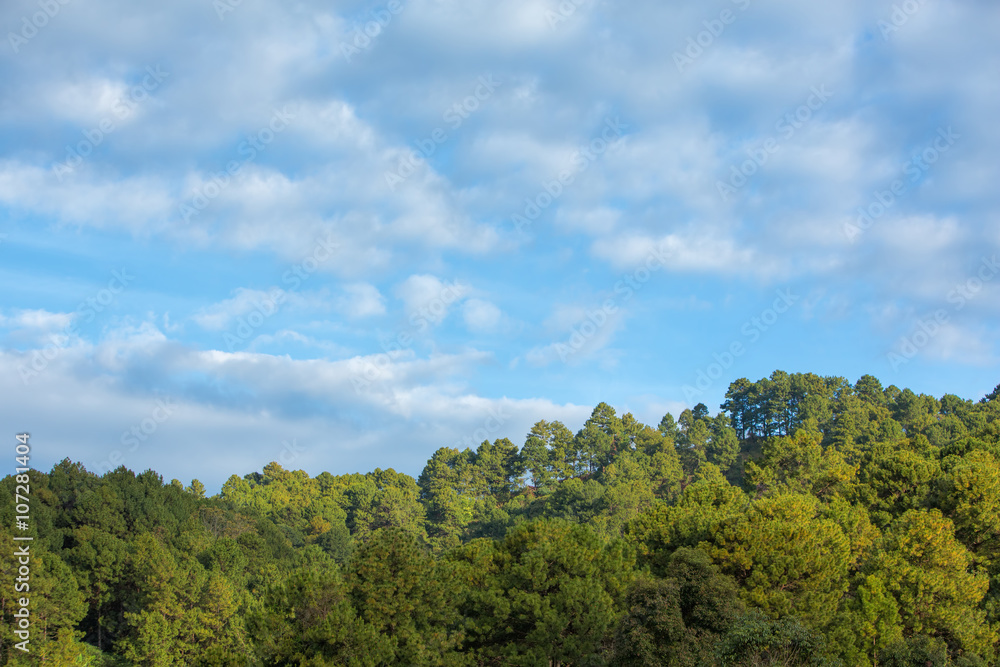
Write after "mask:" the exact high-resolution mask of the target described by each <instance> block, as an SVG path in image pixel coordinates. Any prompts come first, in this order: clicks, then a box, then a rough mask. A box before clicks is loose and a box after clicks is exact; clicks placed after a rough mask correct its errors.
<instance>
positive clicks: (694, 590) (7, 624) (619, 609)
mask: <svg viewBox="0 0 1000 667" xmlns="http://www.w3.org/2000/svg"><path fill="white" fill-rule="evenodd" d="M719 408H720V410H719V412H718V413H717V414H714V415H713V414H712V412H711V411H710V410H709V409H708V407H707V406H705V405H703V404H698V405H697V406H695V407H694V408H693V409H689V410H684V411H683V412H682V413H681V414H680V415H678V416H677V417H676V418H675V417H674V416H673V415H671V414H667V415H665V416H664V417H663V418H662V420H661V421H660V423H659V424H656V425H655V426H654V425H647V424H642V423H640V422H639V421H638V420H637V419H636V418H635V417H634V416H633V415H632V414H631V413H625V414H621V415H619V414H618V413H617V412H616V410H615V409H614V408H613V407H612V406H610V405H608V404H606V403H600V404H599V405H597V407H595V408H594V410H593V413H592V414H591V416H590V418H589V419H588V420H587V421H586V423H585V424H584V425H583V427H582V428H581V429H580V430H579V431H577V432H576V433H573V432H572V431H571V430H570V429H569V428H567V427H566V426H565V425H564V424H562V423H560V422H558V421H545V420H541V421H538V422H537V423H536V424H535V425H534V427H532V429H531V430H530V432H529V433H527V434H526V437H525V439H524V442H523V443H522V444H520V445H519V444H517V443H514V442H512V441H511V440H509V439H506V438H503V439H497V440H494V441H493V442H489V441H486V442H483V443H482V444H481V445H479V447H478V448H477V449H476V450H475V451H473V450H471V449H466V450H465V451H459V450H457V449H453V448H441V449H439V450H437V451H436V452H434V453H433V456H431V458H430V460H428V461H427V464H426V466H425V467H424V469H423V471H422V472H421V473H420V475H419V477H418V478H416V479H414V478H413V477H410V476H408V475H405V474H401V473H398V472H395V471H394V470H392V469H391V468H387V469H384V470H383V469H376V470H374V471H373V472H369V473H366V474H342V475H334V474H330V473H328V472H323V473H320V474H318V475H316V476H315V477H310V475H309V474H307V473H306V472H304V471H302V470H297V471H296V470H285V469H283V468H282V467H281V466H280V465H278V464H277V463H270V464H269V465H267V466H265V467H264V468H263V470H262V471H260V472H254V473H251V474H248V475H246V476H244V477H239V476H237V475H233V476H232V477H230V478H229V480H228V481H227V482H226V483H225V485H224V486H223V487H222V489H221V491H220V493H219V494H218V495H215V496H211V497H206V493H205V488H204V486H203V485H202V484H201V483H200V482H199V481H198V480H192V481H191V482H190V483H189V484H187V485H185V484H184V483H182V482H180V481H178V480H176V479H175V480H171V481H169V482H164V480H163V478H162V477H161V476H160V475H159V474H157V473H156V472H154V471H152V470H147V471H145V472H143V473H141V474H136V473H134V472H133V471H131V470H128V469H126V468H124V467H121V468H118V469H117V470H113V471H110V472H108V473H106V474H104V475H103V476H99V475H95V474H93V473H91V472H88V471H87V470H86V469H85V468H84V466H83V465H81V464H80V463H76V462H73V461H71V460H69V459H66V460H64V461H62V462H61V463H59V464H57V465H55V466H54V467H53V468H52V469H51V470H50V471H49V472H48V473H44V472H41V471H35V470H32V471H31V475H30V477H31V489H30V492H31V502H32V505H31V512H32V524H31V529H30V534H31V536H33V537H34V541H33V542H32V543H31V581H30V593H15V592H14V588H13V586H12V582H13V581H14V579H15V577H16V576H17V567H18V566H17V561H16V559H15V558H11V557H10V555H9V554H8V555H7V556H6V557H5V558H3V559H2V560H0V568H2V569H3V573H2V581H3V582H4V583H3V586H2V588H0V610H2V619H3V628H2V635H0V663H2V664H5V665H58V666H62V665H66V666H69V665H74V666H76V665H82V666H91V667H114V666H124V665H142V666H149V667H154V666H155V667H166V666H172V665H185V666H186V665H192V666H208V665H234V666H235V665H242V666H264V665H297V666H302V667H306V666H310V667H320V666H323V665H348V666H356V667H362V666H371V667H375V666H380V665H428V666H430V665H435V666H436V665H440V666H460V665H469V666H475V665H484V666H485V665H496V666H506V665H514V666H521V665H523V666H540V667H570V666H573V667H576V666H584V665H588V666H597V665H637V666H638V665H643V666H652V665H679V666H688V665H690V666H695V665H755V666H758V665H759V666H763V665H831V666H832V665H844V666H854V665H859V666H873V667H874V666H876V665H879V666H904V665H905V666H911V665H912V666H918V665H919V666H925V665H933V666H938V665H961V666H969V667H971V666H973V665H997V664H1000V655H998V651H997V649H998V631H1000V465H998V463H1000V461H998V459H1000V386H998V387H997V388H996V389H994V390H993V392H992V393H990V394H989V395H987V396H986V397H985V398H983V399H982V400H980V401H977V402H974V401H971V400H967V399H963V398H960V397H959V396H957V395H953V394H947V395H945V396H942V397H941V398H935V397H933V396H929V395H926V394H916V393H914V392H913V391H911V390H909V389H899V388H898V387H896V386H889V387H883V386H882V384H881V382H880V381H879V380H878V379H877V378H875V377H872V376H870V375H865V376H863V377H861V378H860V379H859V380H857V382H855V383H854V384H852V383H851V382H850V381H848V380H847V379H845V378H842V377H824V376H818V375H815V374H812V373H785V372H782V371H775V372H774V373H772V374H771V376H770V377H767V378H762V379H760V380H758V381H756V382H753V381H750V380H748V379H745V378H742V379H739V380H736V381H735V382H733V383H732V384H731V385H730V386H729V388H728V391H727V393H726V396H725V402H724V403H723V404H722V405H721V406H719ZM16 483H17V480H16V479H15V477H14V476H13V475H10V476H7V477H6V478H5V479H4V480H3V486H4V489H3V502H2V505H0V516H2V518H0V541H2V542H3V543H4V544H5V545H11V544H17V543H15V542H13V541H12V538H13V533H14V528H13V526H14V521H15V516H14V515H15V509H14V500H13V499H14V495H15V486H16ZM22 595H30V598H31V607H30V609H31V618H32V636H31V644H30V646H31V652H30V653H24V652H22V651H20V650H17V649H15V647H14V644H15V642H17V641H18V640H17V638H16V636H15V635H14V626H15V621H16V619H15V617H14V616H13V614H14V612H15V610H16V609H18V608H19V607H17V604H18V602H17V598H19V597H21V596H22Z"/></svg>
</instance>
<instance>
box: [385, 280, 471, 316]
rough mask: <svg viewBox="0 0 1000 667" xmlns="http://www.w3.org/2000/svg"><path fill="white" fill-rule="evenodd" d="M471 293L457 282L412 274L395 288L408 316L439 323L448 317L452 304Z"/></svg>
mask: <svg viewBox="0 0 1000 667" xmlns="http://www.w3.org/2000/svg"><path fill="white" fill-rule="evenodd" d="M470 293H471V288H470V287H469V286H468V285H464V284H462V283H460V282H458V281H454V282H450V283H445V282H442V281H441V280H440V279H439V278H437V277H436V276H432V275H428V274H414V275H412V276H410V277H409V278H407V279H406V280H404V281H403V282H402V283H400V284H399V285H398V286H397V287H396V296H398V297H399V298H400V299H402V301H403V304H404V306H405V308H406V312H407V314H408V315H411V316H412V315H417V314H419V315H420V316H421V317H423V318H425V319H427V320H429V321H431V322H434V323H439V322H441V321H443V320H444V318H445V317H447V316H448V311H449V309H450V308H451V306H452V305H453V304H455V303H456V302H458V301H459V300H461V299H463V298H465V297H466V296H468V295H469V294H470Z"/></svg>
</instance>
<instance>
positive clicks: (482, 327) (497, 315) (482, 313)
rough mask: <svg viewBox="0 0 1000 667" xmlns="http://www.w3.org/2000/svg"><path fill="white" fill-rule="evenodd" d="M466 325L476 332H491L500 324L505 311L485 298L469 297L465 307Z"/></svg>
mask: <svg viewBox="0 0 1000 667" xmlns="http://www.w3.org/2000/svg"><path fill="white" fill-rule="evenodd" d="M462 314H463V316H464V317H465V326H466V327H468V328H469V331H472V332H474V333H490V332H493V331H495V330H496V327H497V325H499V324H500V321H501V318H502V317H503V312H502V311H501V310H500V309H499V308H497V307H496V305H494V304H493V303H491V302H489V301H485V300H483V299H469V300H468V301H466V302H465V305H464V309H463V313H462Z"/></svg>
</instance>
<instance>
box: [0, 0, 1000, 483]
mask: <svg viewBox="0 0 1000 667" xmlns="http://www.w3.org/2000/svg"><path fill="white" fill-rule="evenodd" d="M0 26H2V27H4V31H3V32H4V33H5V34H6V38H5V44H3V45H0V76H2V80H3V81H4V86H3V89H2V91H0V96H2V104H0V128H2V129H0V234H3V236H2V237H0V281H2V286H3V291H2V294H3V295H4V296H3V299H2V301H0V366H2V367H0V388H2V392H3V394H2V395H3V401H2V402H0V415H2V422H3V423H4V424H7V428H8V431H9V432H10V434H11V435H13V434H14V433H15V432H16V431H21V430H27V431H29V432H31V433H32V438H33V443H34V449H33V452H34V457H35V459H34V463H35V465H36V466H37V467H40V468H44V469H47V468H48V467H49V466H51V465H52V463H54V462H56V461H59V460H61V459H62V458H64V457H70V458H72V459H74V460H79V461H82V462H83V463H84V464H85V465H86V466H87V467H88V468H89V469H92V470H97V471H100V470H102V469H103V468H106V467H112V466H111V465H110V464H118V463H122V464H124V465H126V466H128V467H130V468H132V469H134V470H137V471H139V470H144V469H146V468H153V469H155V470H157V471H159V472H161V473H162V474H163V475H164V476H165V477H166V478H167V479H170V478H172V477H177V478H180V479H182V480H183V481H185V482H187V481H189V480H190V479H192V478H198V479H201V480H202V481H203V482H205V483H206V485H207V486H208V487H209V488H210V489H213V490H214V489H217V488H218V487H219V485H220V484H221V483H222V482H223V481H224V480H225V478H226V477H228V476H229V475H230V474H232V473H238V474H245V473H247V472H250V471H252V470H259V469H260V468H261V467H262V466H263V465H265V464H266V463H268V462H269V461H272V460H277V461H279V462H281V463H282V464H284V465H286V466H287V467H292V468H302V469H305V470H307V471H309V472H310V473H311V474H316V473H319V472H320V471H322V470H329V471H330V472H333V473H345V472H356V471H361V472H364V471H368V470H372V469H374V468H376V467H382V468H387V467H393V468H396V469H397V470H401V471H404V472H407V473H410V474H413V475H416V474H418V473H419V471H420V469H421V468H422V467H423V464H424V463H425V462H426V460H427V459H428V458H429V457H430V455H431V454H432V453H433V451H434V450H435V449H437V448H438V447H442V446H456V445H458V446H464V445H463V443H466V444H472V445H473V446H474V445H475V443H477V442H478V441H481V440H482V439H483V438H484V437H489V438H491V439H492V438H496V437H510V438H511V439H512V440H514V442H516V443H518V444H521V443H523V440H524V436H525V434H526V432H527V431H528V429H529V428H530V426H531V424H533V423H534V422H536V421H538V420H539V419H550V420H551V419H560V420H562V421H564V422H565V423H566V424H567V425H568V426H570V428H572V429H576V428H579V427H580V425H581V424H582V423H583V421H584V420H585V419H586V417H587V416H588V415H589V413H590V411H591V409H592V408H593V406H594V405H596V404H597V403H598V402H600V401H607V402H609V403H611V404H612V405H614V406H615V407H616V408H617V409H618V410H619V411H620V412H625V411H631V412H633V413H634V414H635V415H636V416H637V417H638V418H639V419H640V420H642V421H645V422H647V423H652V424H656V423H658V422H659V419H660V418H661V417H662V416H663V414H664V413H665V412H667V411H671V412H673V413H674V415H675V416H676V415H677V414H678V413H679V412H680V411H681V410H683V409H684V408H685V407H689V406H692V405H693V404H694V403H697V402H704V403H705V404H707V405H708V406H709V408H710V409H712V410H713V411H715V410H717V409H718V406H719V404H720V402H721V401H722V400H723V395H724V394H725V391H726V388H727V386H728V384H729V382H731V381H732V380H735V379H737V378H739V377H749V378H751V379H758V378H760V377H763V376H766V375H769V374H770V373H771V372H772V371H773V370H775V369H783V370H786V371H790V372H793V371H798V372H806V371H811V372H816V373H820V374H826V375H842V376H845V377H847V378H848V379H850V380H851V381H854V380H856V379H857V378H858V377H860V376H861V375H863V374H865V373H871V374H873V375H875V376H877V377H879V378H880V379H881V380H882V381H883V384H885V385H889V384H895V385H897V386H900V387H904V386H908V387H911V388H913V389H914V390H916V391H920V392H926V393H930V394H934V395H936V396H941V395H942V394H944V393H957V394H959V395H961V396H964V397H967V398H973V399H978V398H979V397H981V396H983V395H984V394H985V393H987V392H989V391H990V390H991V389H992V388H993V387H994V386H995V385H996V384H997V382H998V381H1000V364H998V349H997V333H998V329H1000V317H998V314H1000V308H998V306H1000V288H998V287H1000V268H997V267H996V264H995V262H996V257H997V254H998V251H1000V224H998V213H1000V188H998V187H997V185H996V184H997V183H998V182H1000V167H998V162H997V159H996V156H997V153H998V148H1000V129H998V125H997V123H996V118H997V113H998V111H1000V103H998V102H1000V94H998V92H997V72H1000V48H998V46H997V44H996V35H997V34H998V33H1000V7H998V6H997V5H996V4H995V3H992V2H986V1H981V2H977V1H973V0H965V1H952V2H945V1H943V0H924V1H919V0H908V1H907V2H905V3H900V2H897V3H895V4H894V3H892V2H874V3H869V2H856V1H853V0H848V1H846V2H841V3H825V4H816V3H804V2H789V1H787V0H770V1H765V0H736V1H733V0H723V1H719V2H712V3H707V4H706V3H687V4H680V3H660V2H646V1H642V0H637V1H636V2H631V3H627V4H620V3H611V2H600V1H597V0H567V1H566V2H562V3H560V2H556V1H555V0H551V1H549V0H510V1H507V2H486V1H481V0H463V1H462V2H458V1H457V0H409V1H403V0H401V1H400V2H395V1H393V2H374V3H372V2H342V3H336V5H335V6H334V5H331V4H330V3H320V2H312V1H309V0H299V1H293V0H287V1H285V2H270V3H269V2H263V1H262V0H242V2H236V1H235V0H177V1H175V2H171V3H169V4H168V5H166V6H157V7H156V8H155V9H150V8H148V7H145V6H137V5H136V4H135V3H131V2H125V1H124V0H87V1H86V2H84V1H83V0H67V1H66V2H63V1H62V0H43V1H42V2H39V1H38V0H35V1H21V0H12V1H11V2H6V3H4V5H3V7H2V8H0Z"/></svg>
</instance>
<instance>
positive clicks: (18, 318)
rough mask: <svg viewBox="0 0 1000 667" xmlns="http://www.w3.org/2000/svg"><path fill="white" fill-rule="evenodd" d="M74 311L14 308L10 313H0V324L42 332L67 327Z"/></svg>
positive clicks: (73, 315) (71, 320)
mask: <svg viewBox="0 0 1000 667" xmlns="http://www.w3.org/2000/svg"><path fill="white" fill-rule="evenodd" d="M74 317H75V313H50V312H49V311H47V310H41V309H37V310H15V311H13V314H12V315H0V326H4V327H7V328H23V329H34V330H38V331H42V332H46V333H47V332H52V331H59V330H62V329H65V328H66V327H68V326H69V325H70V324H71V323H72V322H73V318H74Z"/></svg>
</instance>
